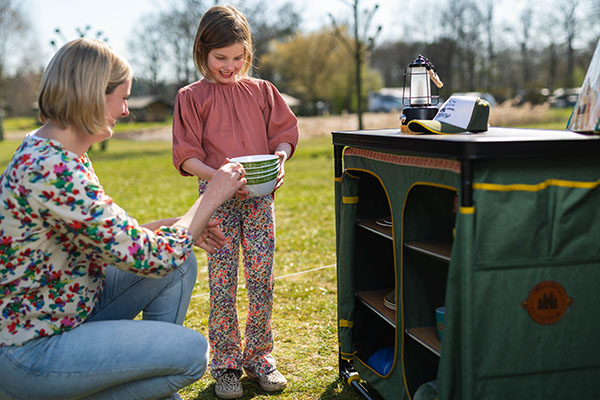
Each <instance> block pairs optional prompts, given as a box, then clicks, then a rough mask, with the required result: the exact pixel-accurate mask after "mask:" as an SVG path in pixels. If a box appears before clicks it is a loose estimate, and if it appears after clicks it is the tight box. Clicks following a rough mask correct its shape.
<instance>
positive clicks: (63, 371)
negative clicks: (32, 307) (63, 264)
mask: <svg viewBox="0 0 600 400" xmlns="http://www.w3.org/2000/svg"><path fill="white" fill-rule="evenodd" d="M196 273H197V265H196V258H195V257H194V255H193V253H191V254H190V256H189V257H188V259H187V261H186V262H185V263H184V264H183V265H182V266H181V267H180V268H179V269H177V270H175V271H173V272H171V273H169V274H167V276H165V277H163V278H159V279H155V278H143V277H139V276H137V275H134V274H132V273H128V272H123V271H120V270H118V269H116V268H112V267H110V268H108V269H107V276H106V285H105V289H104V291H103V292H102V295H101V299H100V302H99V304H98V305H97V306H96V308H95V309H94V311H93V312H92V314H91V316H90V317H89V318H88V320H87V321H86V322H84V323H83V324H81V325H80V326H78V327H76V328H75V329H73V330H71V331H68V332H63V333H61V334H58V335H53V336H50V337H44V338H38V339H33V340H30V341H29V342H26V343H25V344H24V345H23V346H0V399H36V400H37V399H40V400H41V399H54V400H56V399H80V398H90V399H119V400H122V399H156V398H161V397H165V396H169V395H170V394H172V393H174V392H176V391H177V390H179V389H181V388H183V387H185V386H187V385H190V384H191V383H193V382H195V381H196V380H198V379H200V377H201V376H202V375H203V374H204V371H205V370H206V367H207V363H208V344H207V341H206V339H205V338H204V336H202V335H201V334H200V333H198V332H196V331H194V330H191V329H188V328H185V327H183V326H181V324H182V323H183V320H184V318H185V314H186V311H187V307H188V305H189V301H190V297H191V294H192V289H193V287H194V283H195V282H196ZM140 311H143V320H142V321H139V320H132V318H134V317H135V316H136V315H137V314H138V313H139V312H140Z"/></svg>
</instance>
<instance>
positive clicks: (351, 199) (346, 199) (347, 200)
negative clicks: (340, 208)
mask: <svg viewBox="0 0 600 400" xmlns="http://www.w3.org/2000/svg"><path fill="white" fill-rule="evenodd" d="M342 203H344V204H358V196H343V197H342Z"/></svg>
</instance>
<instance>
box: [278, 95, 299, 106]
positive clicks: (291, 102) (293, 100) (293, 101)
mask: <svg viewBox="0 0 600 400" xmlns="http://www.w3.org/2000/svg"><path fill="white" fill-rule="evenodd" d="M280 94H281V97H282V98H283V100H284V101H285V102H286V103H287V105H288V106H290V107H295V106H299V105H300V100H299V99H297V98H295V97H292V96H290V95H289V94H286V93H280Z"/></svg>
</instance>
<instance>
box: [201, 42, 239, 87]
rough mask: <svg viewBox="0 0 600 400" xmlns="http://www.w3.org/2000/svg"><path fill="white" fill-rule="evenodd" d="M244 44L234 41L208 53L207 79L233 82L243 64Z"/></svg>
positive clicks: (218, 81)
mask: <svg viewBox="0 0 600 400" xmlns="http://www.w3.org/2000/svg"><path fill="white" fill-rule="evenodd" d="M244 54H245V53H244V46H242V44H241V43H235V44H232V45H231V46H227V47H222V48H220V49H212V50H211V51H210V52H209V53H208V71H209V73H210V76H209V77H206V78H208V79H209V80H211V81H213V82H217V83H231V82H235V80H236V76H237V74H238V73H239V72H240V70H241V69H242V67H243V66H244Z"/></svg>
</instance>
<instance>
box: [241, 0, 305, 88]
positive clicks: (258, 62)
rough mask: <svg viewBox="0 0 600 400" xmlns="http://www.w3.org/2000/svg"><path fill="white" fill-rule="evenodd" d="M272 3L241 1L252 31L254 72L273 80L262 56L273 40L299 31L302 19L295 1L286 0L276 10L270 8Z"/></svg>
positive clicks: (263, 0)
mask: <svg viewBox="0 0 600 400" xmlns="http://www.w3.org/2000/svg"><path fill="white" fill-rule="evenodd" d="M270 4H273V2H271V3H270ZM270 4H269V2H267V1H265V0H259V1H256V2H254V3H253V4H249V3H248V2H241V5H240V9H241V10H242V11H243V12H244V14H245V15H246V18H247V19H248V23H249V24H250V29H251V31H252V36H253V45H254V60H253V73H254V75H256V76H260V77H261V78H264V79H269V80H272V79H273V74H272V71H270V70H269V69H268V68H267V67H266V66H265V65H264V63H263V61H262V56H263V55H264V54H266V53H267V52H268V51H269V47H270V46H271V43H272V42H273V41H283V40H285V39H286V38H288V37H291V36H292V35H294V34H295V33H296V32H297V31H298V27H299V26H300V23H301V22H302V19H301V18H300V14H299V12H298V11H297V9H296V6H295V4H296V3H295V2H292V1H286V2H285V3H283V4H281V5H279V6H278V7H277V9H275V10H271V9H270V8H271V6H270Z"/></svg>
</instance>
